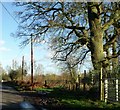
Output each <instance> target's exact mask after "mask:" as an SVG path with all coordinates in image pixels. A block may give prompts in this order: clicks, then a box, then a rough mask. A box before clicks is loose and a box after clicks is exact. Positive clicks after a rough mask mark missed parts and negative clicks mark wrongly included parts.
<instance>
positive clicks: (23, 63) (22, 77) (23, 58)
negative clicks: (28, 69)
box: [21, 56, 24, 81]
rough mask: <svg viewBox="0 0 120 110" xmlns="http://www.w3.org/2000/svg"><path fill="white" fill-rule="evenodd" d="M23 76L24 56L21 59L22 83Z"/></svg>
mask: <svg viewBox="0 0 120 110" xmlns="http://www.w3.org/2000/svg"><path fill="white" fill-rule="evenodd" d="M23 74H24V56H23V57H22V76H21V77H22V81H23Z"/></svg>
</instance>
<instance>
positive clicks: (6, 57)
mask: <svg viewBox="0 0 120 110" xmlns="http://www.w3.org/2000/svg"><path fill="white" fill-rule="evenodd" d="M11 1H12V0H11ZM2 3H3V5H4V6H5V7H6V8H7V10H9V12H10V13H11V14H12V16H14V17H15V14H14V12H15V11H16V10H17V9H18V8H17V7H15V6H13V5H12V3H11V2H2ZM0 12H2V13H0V63H1V64H2V66H3V67H4V68H6V66H7V65H9V66H11V65H12V60H13V59H14V60H16V61H17V62H18V63H19V64H21V60H22V56H24V57H25V61H26V62H27V64H30V44H29V45H27V46H26V47H25V48H24V49H21V48H20V47H19V44H20V42H21V41H22V40H21V39H16V38H13V37H11V36H10V35H11V33H15V32H16V30H17V29H18V24H17V23H16V22H15V20H14V19H13V18H12V17H11V16H10V15H9V14H8V12H6V10H5V9H4V8H3V7H2V5H1V4H0ZM15 19H16V20H17V18H15ZM52 55H53V52H52V51H50V50H48V46H46V45H45V44H44V43H43V44H42V45H40V46H34V60H35V61H36V62H37V64H42V65H43V67H44V71H45V73H47V72H49V73H50V72H53V73H59V72H60V71H59V67H57V66H56V65H55V63H54V62H52V60H51V57H52ZM88 67H89V64H88V62H87V64H85V65H82V66H81V67H80V71H81V72H83V71H84V69H87V70H88V69H90V68H88Z"/></svg>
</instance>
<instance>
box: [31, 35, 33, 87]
mask: <svg viewBox="0 0 120 110" xmlns="http://www.w3.org/2000/svg"><path fill="white" fill-rule="evenodd" d="M31 84H32V85H33V38H32V34H31Z"/></svg>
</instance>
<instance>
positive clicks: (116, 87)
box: [115, 79, 119, 101]
mask: <svg viewBox="0 0 120 110" xmlns="http://www.w3.org/2000/svg"><path fill="white" fill-rule="evenodd" d="M115 82H116V86H115V89H116V101H118V93H119V91H118V79H116V81H115Z"/></svg>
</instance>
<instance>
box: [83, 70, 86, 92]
mask: <svg viewBox="0 0 120 110" xmlns="http://www.w3.org/2000/svg"><path fill="white" fill-rule="evenodd" d="M83 91H86V70H84V82H83Z"/></svg>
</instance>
